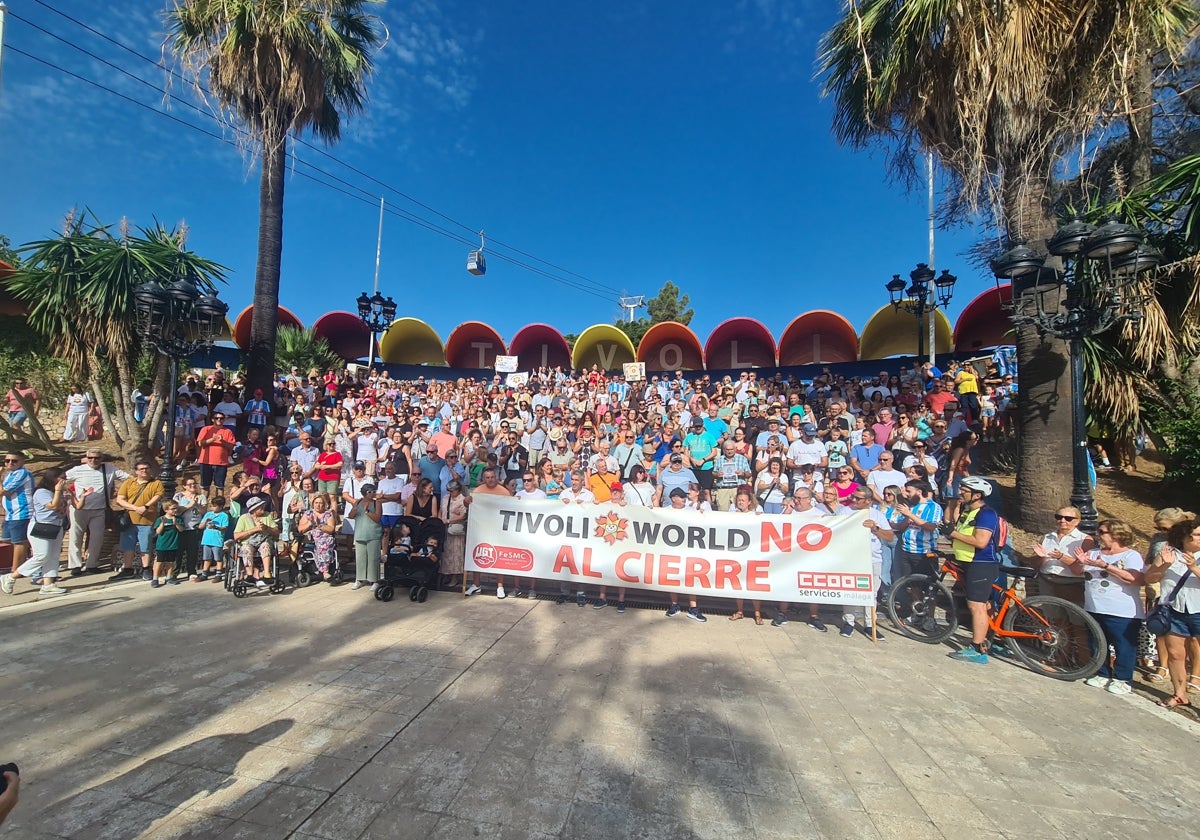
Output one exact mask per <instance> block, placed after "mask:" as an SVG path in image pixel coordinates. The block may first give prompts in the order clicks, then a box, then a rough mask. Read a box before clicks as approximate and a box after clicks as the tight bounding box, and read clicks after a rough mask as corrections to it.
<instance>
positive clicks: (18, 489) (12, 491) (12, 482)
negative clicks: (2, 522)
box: [4, 467, 34, 522]
mask: <svg viewBox="0 0 1200 840" xmlns="http://www.w3.org/2000/svg"><path fill="white" fill-rule="evenodd" d="M33 491H34V486H33V473H31V472H30V471H29V470H27V469H25V467H21V468H20V469H19V470H13V471H12V472H10V473H9V474H8V475H6V476H5V477H4V518H5V519H11V520H13V521H14V522H19V521H21V520H24V519H32V518H33Z"/></svg>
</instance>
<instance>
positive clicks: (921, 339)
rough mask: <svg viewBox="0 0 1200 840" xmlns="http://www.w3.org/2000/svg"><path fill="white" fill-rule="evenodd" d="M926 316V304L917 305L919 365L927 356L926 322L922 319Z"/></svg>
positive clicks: (918, 365)
mask: <svg viewBox="0 0 1200 840" xmlns="http://www.w3.org/2000/svg"><path fill="white" fill-rule="evenodd" d="M924 317H925V304H923V303H920V304H918V305H917V367H920V366H921V359H922V358H923V357H924V356H925V323H924V321H923V320H922V319H923V318H924Z"/></svg>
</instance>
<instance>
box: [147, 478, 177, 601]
mask: <svg viewBox="0 0 1200 840" xmlns="http://www.w3.org/2000/svg"><path fill="white" fill-rule="evenodd" d="M181 529H182V523H181V522H180V520H179V505H178V503H176V502H175V501H174V500H173V499H168V500H167V501H165V502H163V505H162V516H160V517H158V519H157V520H155V522H154V534H155V536H154V579H153V580H151V581H150V586H151V587H152V588H154V589H157V588H158V587H160V586H166V585H167V584H168V583H169V584H171V585H173V586H174V585H177V584H178V583H179V581H178V579H176V577H175V561H176V560H177V559H178V557H179V532H180V530H181Z"/></svg>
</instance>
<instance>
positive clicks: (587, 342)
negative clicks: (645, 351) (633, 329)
mask: <svg viewBox="0 0 1200 840" xmlns="http://www.w3.org/2000/svg"><path fill="white" fill-rule="evenodd" d="M636 355H637V354H636V352H635V351H634V349H633V342H632V341H630V340H629V336H627V335H625V333H623V332H621V331H620V330H619V329H617V328H616V327H614V326H613V325H612V324H593V325H592V326H590V327H588V328H587V329H586V330H584V331H583V332H581V333H580V334H579V338H577V339H575V347H574V349H572V350H571V365H572V366H573V367H576V368H590V367H591V366H592V365H598V366H599V367H600V369H601V370H620V369H621V365H623V364H624V363H625V362H632V361H633V360H634V358H635V356H636Z"/></svg>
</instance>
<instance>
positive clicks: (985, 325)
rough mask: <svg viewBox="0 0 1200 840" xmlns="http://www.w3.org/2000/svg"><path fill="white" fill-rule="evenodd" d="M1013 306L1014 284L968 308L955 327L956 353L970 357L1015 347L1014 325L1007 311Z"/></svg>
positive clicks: (985, 294) (986, 294) (990, 291)
mask: <svg viewBox="0 0 1200 840" xmlns="http://www.w3.org/2000/svg"><path fill="white" fill-rule="evenodd" d="M1011 303H1012V284H1011V283H1005V284H1004V285H1003V286H1000V287H999V288H995V289H988V290H987V291H986V292H983V293H981V294H980V295H978V296H977V297H976V298H975V299H974V300H973V301H971V302H970V303H968V304H967V305H966V308H965V309H963V311H962V314H961V315H959V316H958V322H957V323H956V324H955V325H954V351H955V352H956V353H970V352H972V351H975V350H982V349H984V348H987V347H1000V346H1001V345H1004V344H1015V343H1016V338H1014V337H1013V336H1012V335H1010V332H1011V331H1012V328H1013V327H1012V321H1010V320H1009V318H1008V313H1007V312H1006V311H1005V310H1004V307H1006V306H1008V305H1009V304H1011Z"/></svg>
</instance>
